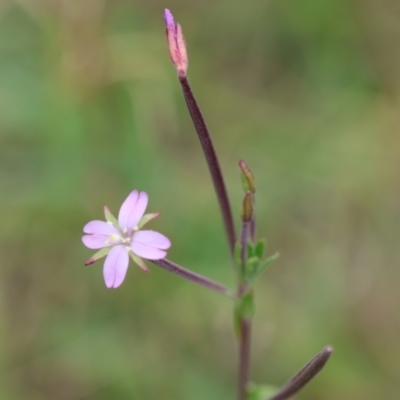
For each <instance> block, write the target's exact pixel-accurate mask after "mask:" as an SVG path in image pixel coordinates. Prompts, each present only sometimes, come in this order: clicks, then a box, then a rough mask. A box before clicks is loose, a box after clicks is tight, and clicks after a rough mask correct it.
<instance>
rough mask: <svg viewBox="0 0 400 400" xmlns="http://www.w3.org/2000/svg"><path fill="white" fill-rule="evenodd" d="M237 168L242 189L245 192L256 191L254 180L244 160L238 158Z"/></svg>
mask: <svg viewBox="0 0 400 400" xmlns="http://www.w3.org/2000/svg"><path fill="white" fill-rule="evenodd" d="M239 168H240V172H241V177H242V184H243V189H244V190H245V191H246V192H247V191H250V192H252V193H255V191H256V180H255V178H254V175H253V173H252V172H251V171H250V168H249V167H248V166H247V164H246V163H245V161H244V160H239Z"/></svg>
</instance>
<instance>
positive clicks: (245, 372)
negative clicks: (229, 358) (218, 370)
mask: <svg viewBox="0 0 400 400" xmlns="http://www.w3.org/2000/svg"><path fill="white" fill-rule="evenodd" d="M239 334H240V337H239V371H238V400H246V399H247V385H248V383H249V379H250V346H251V320H250V319H246V318H241V320H240V332H239Z"/></svg>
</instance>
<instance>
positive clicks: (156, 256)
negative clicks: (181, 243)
mask: <svg viewBox="0 0 400 400" xmlns="http://www.w3.org/2000/svg"><path fill="white" fill-rule="evenodd" d="M170 246H171V242H170V241H169V239H168V238H167V237H165V236H164V235H162V234H161V233H158V232H154V231H139V232H136V233H135V234H134V235H133V237H132V242H131V249H132V251H133V252H134V253H135V254H136V255H138V256H139V257H143V258H147V259H148V260H160V259H161V258H164V257H165V256H166V255H167V252H166V251H164V250H166V249H168V248H169V247H170Z"/></svg>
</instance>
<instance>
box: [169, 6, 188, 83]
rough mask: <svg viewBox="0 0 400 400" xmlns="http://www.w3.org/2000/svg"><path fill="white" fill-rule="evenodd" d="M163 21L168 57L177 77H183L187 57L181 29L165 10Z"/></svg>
mask: <svg viewBox="0 0 400 400" xmlns="http://www.w3.org/2000/svg"><path fill="white" fill-rule="evenodd" d="M164 21H165V26H166V30H165V33H166V35H167V42H168V50H169V55H170V57H171V60H172V63H173V64H174V66H175V68H176V70H177V72H178V75H179V77H185V76H186V73H187V67H188V56H187V51H186V41H185V37H184V36H183V32H182V28H181V26H180V25H179V24H176V23H175V21H174V17H173V15H172V14H171V11H169V10H168V9H165V11H164Z"/></svg>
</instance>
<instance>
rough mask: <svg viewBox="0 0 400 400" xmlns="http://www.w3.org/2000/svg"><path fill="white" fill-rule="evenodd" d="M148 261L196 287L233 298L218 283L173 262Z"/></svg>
mask: <svg viewBox="0 0 400 400" xmlns="http://www.w3.org/2000/svg"><path fill="white" fill-rule="evenodd" d="M150 261H151V262H152V263H153V264H156V265H158V266H159V267H161V268H164V269H166V270H167V271H169V272H172V273H174V274H176V275H179V276H181V277H182V278H185V279H187V280H189V281H192V282H194V283H197V284H198V285H201V286H204V287H206V288H208V289H211V290H214V291H215V292H219V293H223V294H225V295H227V296H229V297H232V298H234V297H235V295H234V294H233V292H232V291H231V290H230V289H228V288H227V287H226V286H224V285H221V284H220V283H218V282H215V281H213V280H211V279H209V278H206V277H205V276H203V275H199V274H197V273H196V272H193V271H190V270H189V269H186V268H184V267H182V266H180V265H178V264H175V263H174V262H172V261H170V260H167V259H166V258H163V259H161V260H150Z"/></svg>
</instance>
